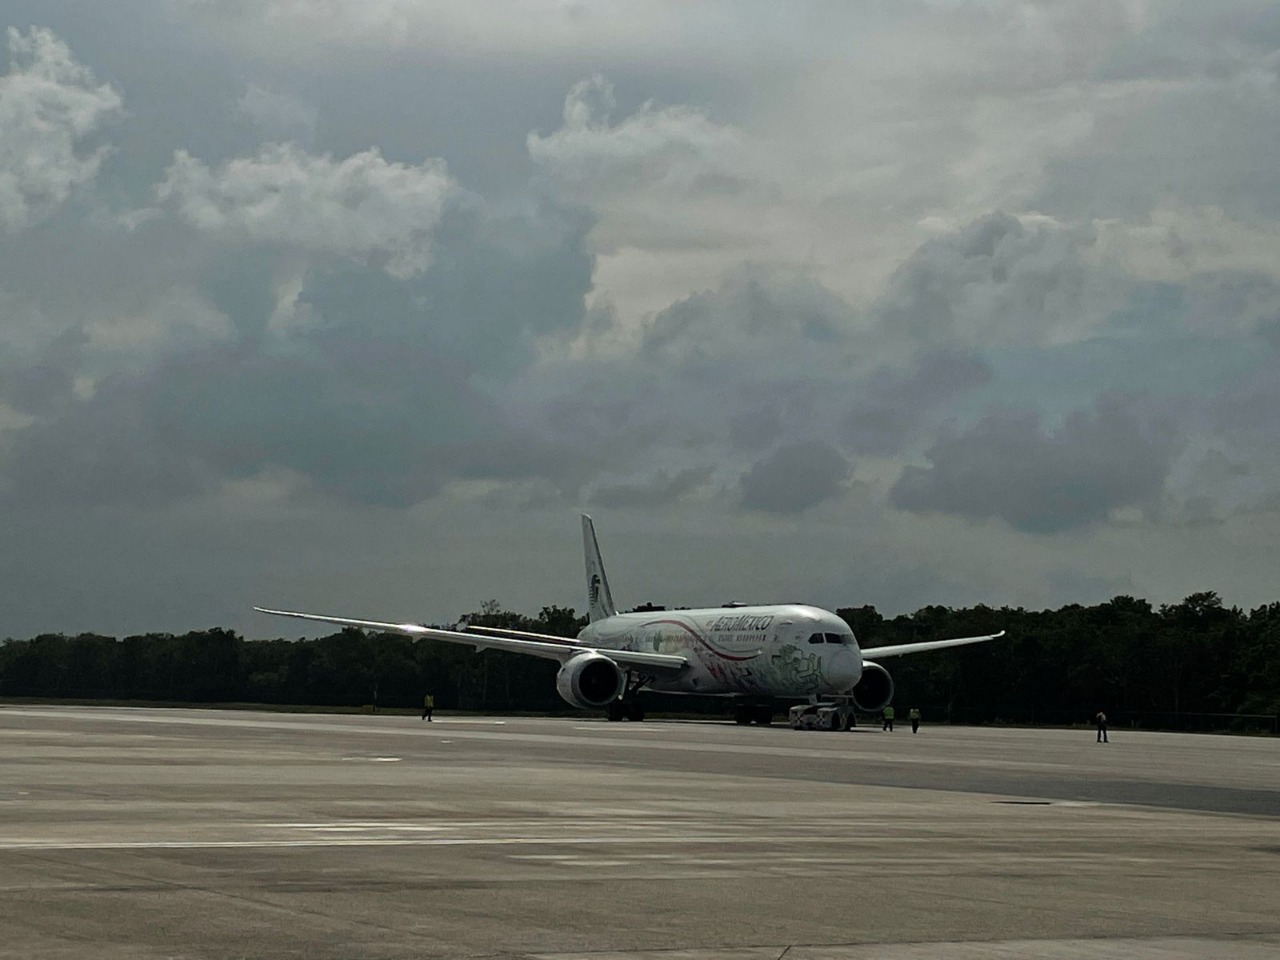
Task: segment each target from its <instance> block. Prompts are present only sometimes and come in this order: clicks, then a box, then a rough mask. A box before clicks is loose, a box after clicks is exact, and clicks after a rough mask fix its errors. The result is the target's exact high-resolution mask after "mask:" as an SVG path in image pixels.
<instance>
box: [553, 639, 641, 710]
mask: <svg viewBox="0 0 1280 960" xmlns="http://www.w3.org/2000/svg"><path fill="white" fill-rule="evenodd" d="M626 682H627V678H626V677H625V676H624V675H623V673H622V671H621V670H619V669H618V665H617V664H616V663H614V662H613V661H612V660H610V659H609V658H608V657H602V656H601V655H600V654H598V653H580V654H578V655H577V656H576V657H573V658H572V659H571V660H569V661H568V662H567V663H566V664H565V665H564V666H563V667H561V668H560V672H559V673H557V674H556V693H558V694H560V696H562V697H564V699H565V700H566V701H567V702H569V703H571V704H573V705H574V706H575V707H583V708H585V709H591V708H596V707H603V706H606V705H608V704H610V703H613V701H615V700H617V699H618V697H620V696H622V691H623V689H624V687H625V686H626Z"/></svg>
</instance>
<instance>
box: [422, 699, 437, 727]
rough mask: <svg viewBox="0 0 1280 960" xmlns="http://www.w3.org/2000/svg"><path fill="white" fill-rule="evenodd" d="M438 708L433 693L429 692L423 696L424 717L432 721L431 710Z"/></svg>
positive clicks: (428, 721)
mask: <svg viewBox="0 0 1280 960" xmlns="http://www.w3.org/2000/svg"><path fill="white" fill-rule="evenodd" d="M435 708H436V698H435V697H433V696H432V695H431V694H429V693H428V694H427V695H426V696H425V697H423V698H422V719H423V720H425V721H427V723H430V722H431V711H432V710H434V709H435Z"/></svg>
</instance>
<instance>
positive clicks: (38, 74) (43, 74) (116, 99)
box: [0, 27, 122, 233]
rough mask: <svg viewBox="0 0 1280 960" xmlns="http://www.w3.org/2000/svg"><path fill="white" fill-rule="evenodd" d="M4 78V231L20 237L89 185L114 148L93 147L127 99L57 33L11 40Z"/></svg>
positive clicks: (0, 210)
mask: <svg viewBox="0 0 1280 960" xmlns="http://www.w3.org/2000/svg"><path fill="white" fill-rule="evenodd" d="M8 46H9V59H10V62H9V72H8V73H7V74H6V75H5V76H4V77H2V78H0V228H2V229H4V230H6V231H8V232H11V233H13V232H17V231H19V230H22V229H24V228H25V227H28V226H30V225H31V224H34V223H38V222H40V221H41V220H44V219H45V218H47V217H49V216H50V215H51V214H52V213H53V212H54V211H55V210H57V209H58V207H60V206H61V205H62V204H63V203H65V202H66V201H67V199H68V198H69V197H70V196H71V194H72V192H73V191H74V190H76V189H77V188H79V187H81V186H84V185H85V184H88V183H90V182H91V181H92V180H93V179H94V177H95V176H97V173H98V168H99V166H101V164H102V160H103V158H104V157H105V156H106V153H107V148H106V147H105V146H98V147H96V148H90V147H87V146H86V142H87V141H90V140H91V139H92V138H93V136H94V135H95V134H97V133H98V132H99V131H100V130H102V128H103V127H104V126H105V125H106V124H107V122H108V121H110V120H112V119H113V118H115V117H117V116H118V115H119V114H120V112H121V106H122V104H121V100H120V95H119V94H118V93H117V92H116V91H115V90H114V89H113V88H112V87H111V86H109V85H107V84H102V85H100V86H99V85H95V81H94V77H93V73H92V72H91V71H90V70H89V69H88V68H87V67H85V66H82V65H81V64H79V63H77V62H76V60H75V58H74V57H73V56H72V55H71V50H70V49H69V48H68V47H67V45H66V44H65V43H63V42H62V40H60V39H59V38H58V37H57V36H55V35H54V33H53V32H52V31H50V30H46V29H42V28H39V27H33V28H32V29H31V30H30V31H28V32H27V33H25V34H24V33H22V32H20V31H18V30H16V29H14V28H13V27H10V28H9V32H8Z"/></svg>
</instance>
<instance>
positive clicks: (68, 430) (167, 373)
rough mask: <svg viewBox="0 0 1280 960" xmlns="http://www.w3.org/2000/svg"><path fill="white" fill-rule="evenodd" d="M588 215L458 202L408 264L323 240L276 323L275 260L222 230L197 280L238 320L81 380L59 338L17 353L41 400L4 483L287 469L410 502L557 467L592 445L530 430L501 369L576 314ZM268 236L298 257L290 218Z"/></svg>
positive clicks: (23, 395) (97, 494) (554, 472)
mask: <svg viewBox="0 0 1280 960" xmlns="http://www.w3.org/2000/svg"><path fill="white" fill-rule="evenodd" d="M589 222H590V221H589V220H588V219H586V218H584V217H582V216H581V215H579V214H577V213H575V212H573V211H568V210H564V209H561V208H559V207H556V206H553V205H547V204H535V205H532V206H530V207H529V208H528V209H526V210H524V211H521V212H518V213H513V214H503V215H500V216H498V215H495V216H485V215H484V214H483V213H481V212H479V211H477V210H475V209H473V208H472V207H467V208H465V209H460V210H456V211H454V212H452V213H450V214H448V215H446V216H445V217H444V218H443V220H442V222H441V224H440V225H439V228H438V230H437V231H436V233H435V234H434V236H433V241H432V243H433V253H432V256H431V258H430V259H429V260H428V261H426V262H425V263H423V264H422V266H421V269H420V270H418V271H417V272H416V273H414V274H413V275H411V276H408V277H396V276H392V275H389V274H388V273H386V272H385V271H383V270H380V269H377V266H376V265H364V264H360V263H350V262H344V261H343V259H342V258H340V257H335V256H334V255H333V254H332V253H331V252H329V251H323V252H322V253H321V254H320V255H319V256H318V257H315V259H316V265H315V266H313V267H311V268H310V269H309V270H307V271H305V273H304V275H303V281H302V286H301V289H300V290H299V292H298V294H297V297H296V301H295V303H294V312H295V313H296V314H297V316H296V317H295V318H294V319H293V320H291V321H290V324H292V325H290V324H286V325H285V326H284V327H283V328H282V329H278V330H277V329H275V328H274V327H273V325H272V324H273V323H274V321H273V319H272V317H271V313H272V311H273V309H274V308H275V302H274V301H275V298H276V296H277V291H276V289H275V286H276V281H277V280H278V279H279V278H278V277H277V276H275V275H273V274H272V271H271V270H270V269H267V268H263V269H259V270H247V271H246V270H243V269H241V268H242V267H244V263H243V262H242V261H241V258H240V257H239V256H238V255H235V254H233V253H232V252H231V251H230V250H229V251H228V252H227V253H226V254H225V255H219V256H215V257H214V258H212V259H211V260H210V261H209V262H210V266H211V268H212V269H211V270H210V271H209V273H208V274H207V275H206V276H205V277H204V281H203V284H202V286H203V289H204V290H205V291H206V293H208V294H209V297H210V299H211V300H213V302H214V303H216V304H217V305H218V306H219V307H221V308H222V310H224V311H226V313H227V314H230V316H231V319H232V321H234V325H231V324H227V325H225V326H226V329H227V330H231V331H234V336H233V337H232V339H230V340H228V339H226V338H223V339H222V340H215V341H214V342H207V343H197V344H195V345H194V346H193V345H191V344H188V345H187V346H186V348H185V349H177V350H170V351H168V352H166V353H163V354H162V355H160V356H158V357H153V358H152V362H151V363H150V364H149V365H148V366H146V367H145V368H144V369H142V370H141V371H129V372H119V373H116V374H113V375H110V376H109V377H107V378H106V379H105V380H103V381H102V382H101V383H99V384H98V387H97V389H96V390H94V391H93V392H92V393H91V394H90V395H88V396H86V397H84V398H82V399H74V398H71V397H69V396H68V389H67V386H68V380H69V378H70V376H71V371H69V370H68V369H67V365H66V364H63V365H61V366H57V365H54V364H53V363H52V359H56V358H55V357H54V356H53V355H52V354H47V355H46V357H45V358H44V359H41V360H39V361H36V362H29V363H28V364H26V365H24V366H22V367H21V368H18V369H15V370H12V371H10V372H11V373H12V374H14V375H13V376H12V377H10V378H7V388H6V393H7V394H9V395H10V397H11V399H12V400H17V401H20V403H15V404H14V405H15V407H26V408H31V409H33V410H36V409H38V410H40V411H43V412H47V413H48V415H47V416H42V417H41V418H39V419H37V420H35V421H34V422H32V423H31V424H30V425H28V426H26V427H23V428H21V429H15V430H12V431H10V432H9V433H7V434H5V435H4V440H5V442H4V444H3V446H0V467H2V468H3V472H4V474H5V475H6V477H7V484H6V493H7V496H8V498H9V500H10V502H11V503H15V504H16V503H49V502H65V503H71V502H79V503H111V502H127V503H151V502H159V501H165V500H170V499H174V498H181V497H186V496H191V495H195V494H198V493H200V492H202V491H206V490H209V489H212V488H213V487H215V486H216V484H217V483H219V482H221V481H223V480H228V479H242V478H247V477H252V476H255V475H256V474H258V473H259V472H262V471H267V470H272V469H277V470H284V471H288V472H289V474H290V475H291V476H293V477H295V478H297V480H298V482H299V483H301V484H302V485H304V486H310V487H312V488H314V489H316V490H319V491H322V492H324V493H326V494H329V495H332V496H336V497H340V498H344V499H349V500H352V501H354V502H360V503H370V504H382V505H395V506H404V505H407V504H411V503H415V502H418V501H419V500H421V499H424V498H426V497H429V496H431V495H433V494H434V493H436V492H438V491H439V489H440V488H441V486H442V485H443V484H444V483H446V482H448V481H449V480H452V479H476V478H484V479H519V478H526V477H544V478H545V477H550V478H553V479H557V480H559V479H563V478H565V477H567V476H569V475H570V474H571V473H573V471H574V469H575V464H576V463H577V462H578V461H579V459H580V457H577V456H575V455H574V454H573V453H572V451H571V450H570V449H569V448H567V447H565V446H564V445H563V444H560V443H558V442H557V441H556V440H555V439H554V438H552V437H539V436H536V435H534V434H532V433H531V432H530V431H529V430H528V429H527V417H525V415H524V413H523V412H522V411H520V410H516V409H512V408H510V407H509V406H508V405H507V404H506V403H505V401H504V399H503V391H502V389H501V387H502V384H503V381H504V377H505V376H507V375H508V374H509V373H510V371H512V370H516V369H520V368H522V367H523V366H525V365H527V364H528V363H529V362H530V361H531V357H532V350H533V344H534V340H535V338H536V337H537V336H538V335H540V334H543V333H546V332H549V331H554V330H557V329H573V328H575V327H576V326H578V325H580V324H581V323H582V320H583V312H584V308H583V296H584V294H585V292H586V290H587V289H588V287H589V284H590V275H591V257H590V255H589V254H588V253H587V252H586V251H585V249H584V247H585V235H586V231H587V229H588V227H589ZM260 246H261V249H260V258H261V261H260V262H261V263H262V264H267V265H271V266H274V265H275V264H277V263H278V262H286V263H287V262H289V260H290V257H289V256H288V255H286V254H287V246H288V245H287V244H282V243H281V242H280V241H279V240H278V238H277V242H276V243H274V244H272V243H264V244H262V245H260ZM255 278H256V280H255ZM250 281H253V282H250ZM186 307H187V309H190V310H196V311H197V312H200V311H201V310H203V311H204V312H205V313H208V314H212V315H214V316H217V315H218V314H217V312H216V311H215V310H214V308H213V306H212V305H210V304H208V303H205V304H204V305H203V306H201V305H200V303H199V302H198V301H196V302H194V303H188V304H186ZM179 308H181V305H180V306H179ZM71 366H72V368H73V367H74V365H73V364H72V365H71ZM55 373H56V374H57V376H56V377H55V376H54V374H55ZM486 378H489V380H490V381H491V382H490V385H489V386H485V385H484V383H483V381H484V380H485V379H486ZM55 388H56V389H55ZM56 397H61V398H62V400H63V402H62V403H61V404H60V405H58V406H57V407H56V408H55V407H54V406H53V400H54V399H55V398H56ZM68 451H69V452H68ZM565 482H567V483H569V484H570V487H572V486H573V485H574V484H575V483H576V481H574V480H566V481H565Z"/></svg>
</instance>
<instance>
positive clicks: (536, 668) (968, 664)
mask: <svg viewBox="0 0 1280 960" xmlns="http://www.w3.org/2000/svg"><path fill="white" fill-rule="evenodd" d="M650 609H652V608H650ZM837 613H838V614H839V615H840V616H841V617H843V618H844V619H845V620H846V621H847V622H848V623H849V625H850V626H851V627H852V628H853V630H854V633H855V635H856V636H857V637H858V640H859V643H860V645H861V646H862V647H863V650H864V653H865V655H866V656H867V658H868V659H874V658H875V650H874V648H875V646H877V645H880V644H897V643H909V642H913V641H921V640H932V639H941V638H945V637H956V636H970V635H974V634H981V633H991V632H995V631H996V630H1005V631H1007V636H1006V637H1004V638H1002V639H1000V640H996V641H993V642H991V643H987V644H980V645H977V646H973V647H966V648H962V649H959V650H948V651H938V652H935V653H926V654H921V655H918V656H908V657H898V658H893V659H891V660H886V661H885V663H884V665H885V666H886V667H887V668H888V669H889V670H890V672H891V673H892V674H893V678H894V682H895V684H896V691H897V692H896V694H895V697H894V700H895V703H896V704H898V705H900V706H902V707H904V708H905V707H907V706H918V707H919V708H920V709H921V710H922V711H924V714H925V718H926V722H928V721H938V722H956V723H985V722H1000V721H1007V722H1017V723H1047V724H1064V723H1079V722H1085V721H1087V720H1088V718H1090V717H1091V716H1092V715H1093V714H1094V713H1095V712H1096V711H1097V710H1100V709H1101V710H1106V712H1107V713H1108V714H1109V715H1110V716H1111V718H1112V722H1113V723H1126V722H1129V723H1133V724H1135V725H1141V726H1147V727H1165V728H1168V727H1175V728H1176V727H1187V726H1191V727H1204V728H1228V729H1229V728H1236V729H1262V730H1267V731H1272V732H1274V729H1275V723H1276V720H1275V718H1276V716H1277V714H1280V603H1273V604H1269V605H1266V606H1263V607H1259V608H1257V609H1255V610H1252V611H1250V612H1247V613H1246V612H1244V611H1242V610H1240V609H1238V608H1234V607H1226V606H1224V605H1223V604H1222V601H1221V599H1220V598H1219V597H1218V596H1217V594H1215V593H1196V594H1193V595H1192V596H1190V597H1187V598H1186V599H1185V600H1184V601H1183V602H1182V603H1179V604H1174V605H1165V606H1161V607H1159V608H1153V607H1152V605H1151V604H1150V603H1148V602H1147V601H1145V600H1139V599H1135V598H1133V597H1125V596H1122V597H1116V598H1114V599H1112V600H1109V601H1107V602H1106V603H1101V604H1097V605H1095V606H1080V605H1074V604H1073V605H1070V606H1065V607H1062V608H1060V609H1057V610H1045V611H1039V612H1036V611H1028V610H1024V609H1021V608H1016V609H1015V608H1008V607H1005V608H1000V609H995V608H990V607H985V606H977V607H972V608H967V609H951V608H948V607H940V606H930V607H925V608H923V609H921V610H918V611H916V612H915V613H913V614H909V615H903V616H897V617H892V618H886V617H884V616H882V615H881V614H880V613H878V612H877V611H876V609H875V608H874V607H871V606H863V607H849V608H842V609H840V610H838V611H837ZM468 619H469V620H470V622H472V623H474V624H477V625H481V626H498V627H507V628H511V629H517V630H529V631H533V632H538V633H549V634H555V635H557V636H564V637H573V636H576V635H577V632H578V630H580V629H581V627H582V626H583V625H584V624H585V622H586V620H585V618H583V617H579V616H577V614H576V613H575V611H574V610H573V609H571V608H563V607H556V606H551V607H543V608H542V610H541V611H540V612H539V614H538V616H536V617H530V616H526V615H523V614H519V613H515V612H512V611H509V610H503V609H501V608H500V606H499V604H497V603H496V602H492V601H491V602H489V603H487V604H485V605H484V608H483V609H482V610H480V611H477V612H476V613H473V614H471V615H469V617H468ZM557 668H558V666H557V664H555V663H554V662H551V661H546V660H541V659H538V658H535V657H529V656H522V655H518V654H511V653H504V652H502V651H493V650H490V651H484V652H475V651H473V650H472V649H471V648H469V647H464V646H460V645H457V644H451V643H442V642H440V641H435V640H414V639H411V638H409V637H402V636H397V635H394V634H381V633H365V632H363V631H359V630H343V631H340V632H338V633H334V634H332V635H330V636H326V637H321V638H319V639H287V638H278V639H271V640H246V639H245V638H243V637H241V636H239V635H238V634H236V633H234V632H232V631H230V630H224V629H211V630H201V631H193V632H190V633H184V634H166V633H149V634H142V635H138V636H131V637H125V638H123V639H117V638H114V637H108V636H100V635H97V634H80V635H78V636H64V635H61V634H42V635H40V636H37V637H33V638H31V639H27V640H13V639H10V640H7V641H5V642H4V643H3V644H0V697H38V698H58V699H109V700H142V701H163V702H180V703H261V704H290V705H316V706H346V707H361V706H366V705H376V706H378V707H414V706H417V705H419V704H421V702H422V697H423V694H424V693H426V692H430V693H432V694H433V695H434V696H435V698H436V706H437V708H438V709H442V710H450V709H461V710H511V711H529V712H558V711H567V710H569V709H571V708H569V707H568V706H567V705H566V704H565V703H563V701H561V700H560V698H559V697H558V696H557V694H556V692H555V674H556V670H557ZM653 709H656V710H661V709H670V710H679V711H683V712H703V713H724V712H725V710H726V707H725V705H724V704H723V703H722V702H720V701H716V700H712V699H707V700H701V699H700V698H690V697H655V702H654V703H653Z"/></svg>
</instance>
